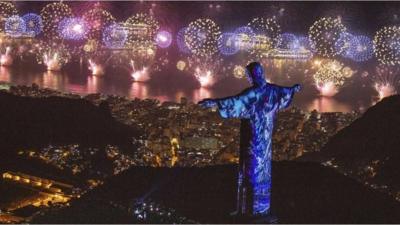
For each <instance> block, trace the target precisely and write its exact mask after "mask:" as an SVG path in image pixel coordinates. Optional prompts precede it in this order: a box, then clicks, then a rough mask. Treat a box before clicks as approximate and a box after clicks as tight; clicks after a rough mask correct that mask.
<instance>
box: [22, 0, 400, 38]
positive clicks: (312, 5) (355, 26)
mask: <svg viewBox="0 0 400 225" xmlns="http://www.w3.org/2000/svg"><path fill="white" fill-rule="evenodd" d="M65 2H67V1H65ZM48 3H49V2H20V1H18V2H16V4H17V7H18V9H19V11H20V13H26V12H31V11H33V12H40V9H41V8H42V7H43V6H44V5H46V4H48ZM68 4H69V5H70V6H71V7H72V8H73V11H74V13H75V14H76V15H80V14H82V13H84V12H85V11H86V10H88V9H90V8H91V6H92V5H93V4H95V1H92V2H90V1H86V2H85V1H83V2H68ZM101 4H102V5H103V7H104V8H106V9H107V10H109V11H110V12H111V13H112V14H113V15H114V16H115V17H116V18H117V20H119V21H123V20H125V19H127V18H128V17H129V16H131V15H133V14H135V13H137V12H149V9H151V8H153V12H154V14H155V16H156V18H157V19H158V20H159V22H160V24H161V26H162V27H163V28H165V29H168V30H170V31H171V32H176V31H177V30H178V29H179V28H180V27H183V26H186V25H187V24H188V23H189V22H191V21H193V20H194V19H197V18H199V17H209V18H212V19H214V20H215V21H216V22H217V23H218V24H219V25H220V26H221V28H222V30H223V31H230V30H233V29H234V28H235V27H237V26H241V25H245V24H247V23H248V22H249V21H250V19H252V18H253V17H258V16H264V17H272V16H276V18H277V19H278V22H279V24H280V25H281V27H282V31H283V32H293V33H297V34H306V33H307V31H308V28H309V27H310V26H311V25H312V23H313V22H314V21H316V20H317V19H318V18H320V17H323V16H335V17H336V16H341V17H342V20H343V23H344V25H345V26H346V27H348V28H349V30H351V31H352V32H353V33H360V34H367V35H372V34H373V33H374V32H375V31H376V30H378V29H379V28H380V27H382V26H384V25H390V24H400V4H399V3H398V2H317V1H311V2H276V1H274V2H260V1H251V2H244V1H234V2H226V1H221V2H211V1H209V2H180V1H175V2H173V1H172V2H166V1H159V2H150V1H144V2H139V1H136V2H130V1H121V2H119V1H115V2H101ZM217 5H219V6H220V7H219V8H217Z"/></svg>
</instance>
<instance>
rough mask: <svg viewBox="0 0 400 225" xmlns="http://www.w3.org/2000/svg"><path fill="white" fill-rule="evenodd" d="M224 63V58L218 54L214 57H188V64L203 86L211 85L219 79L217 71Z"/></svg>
mask: <svg viewBox="0 0 400 225" xmlns="http://www.w3.org/2000/svg"><path fill="white" fill-rule="evenodd" d="M221 65H222V59H221V58H220V57H218V56H214V57H208V58H204V57H198V56H195V55H193V56H191V57H188V66H189V68H190V69H191V70H192V71H193V75H194V77H195V78H196V80H197V81H198V82H199V84H200V86H201V87H211V86H213V85H214V84H215V83H216V82H217V81H218V79H219V77H218V76H216V75H217V73H218V72H219V69H220V68H221Z"/></svg>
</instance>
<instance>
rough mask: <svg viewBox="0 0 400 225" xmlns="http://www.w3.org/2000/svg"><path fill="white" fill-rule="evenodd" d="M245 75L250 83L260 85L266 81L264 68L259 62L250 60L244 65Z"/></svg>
mask: <svg viewBox="0 0 400 225" xmlns="http://www.w3.org/2000/svg"><path fill="white" fill-rule="evenodd" d="M246 75H247V78H248V79H249V81H250V83H252V84H253V85H255V86H261V85H263V84H265V83H266V81H265V77H264V69H263V67H262V66H261V64H260V63H259V62H251V63H249V64H248V65H247V66H246Z"/></svg>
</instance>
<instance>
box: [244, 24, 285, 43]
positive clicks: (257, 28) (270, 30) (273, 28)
mask: <svg viewBox="0 0 400 225" xmlns="http://www.w3.org/2000/svg"><path fill="white" fill-rule="evenodd" d="M248 26H249V27H250V28H252V29H253V31H254V33H255V34H256V35H261V36H264V37H265V38H266V39H267V41H268V42H270V43H271V44H272V46H273V47H277V46H278V45H279V43H280V41H281V40H280V34H281V27H280V26H279V24H278V23H277V22H276V20H275V19H274V18H261V17H257V18H254V19H252V20H251V21H250V23H249V24H248Z"/></svg>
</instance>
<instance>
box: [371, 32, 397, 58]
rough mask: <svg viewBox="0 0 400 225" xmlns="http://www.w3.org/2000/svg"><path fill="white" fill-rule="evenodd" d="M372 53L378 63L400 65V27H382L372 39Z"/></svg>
mask: <svg viewBox="0 0 400 225" xmlns="http://www.w3.org/2000/svg"><path fill="white" fill-rule="evenodd" d="M374 52H375V56H376V58H378V61H379V62H380V63H382V64H385V65H399V64H400V27H399V26H391V27H383V28H382V29H380V30H379V31H377V32H376V34H375V37H374Z"/></svg>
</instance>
